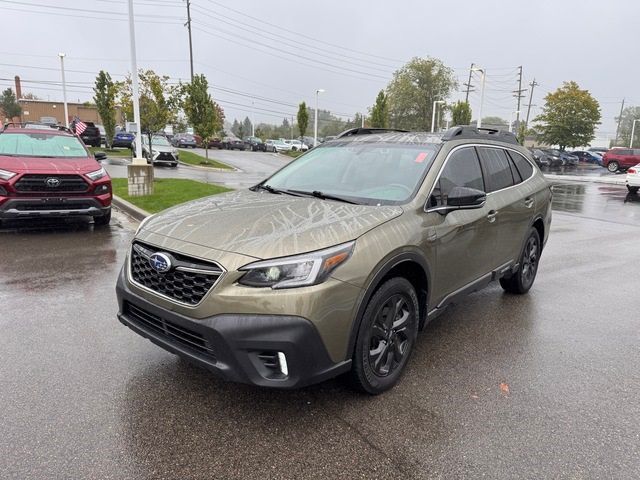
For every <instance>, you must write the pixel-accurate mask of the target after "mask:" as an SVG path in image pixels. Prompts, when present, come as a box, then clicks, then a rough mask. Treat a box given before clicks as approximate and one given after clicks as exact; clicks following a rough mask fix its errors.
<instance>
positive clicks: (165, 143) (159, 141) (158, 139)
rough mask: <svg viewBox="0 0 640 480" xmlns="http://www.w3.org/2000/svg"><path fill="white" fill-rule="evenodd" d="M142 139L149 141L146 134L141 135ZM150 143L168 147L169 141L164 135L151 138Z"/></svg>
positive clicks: (145, 141)
mask: <svg viewBox="0 0 640 480" xmlns="http://www.w3.org/2000/svg"><path fill="white" fill-rule="evenodd" d="M142 141H143V142H144V143H145V144H147V143H149V137H147V136H143V137H142ZM151 144H152V146H156V145H157V146H161V147H170V146H171V144H170V143H169V140H167V139H166V138H165V137H153V138H152V139H151Z"/></svg>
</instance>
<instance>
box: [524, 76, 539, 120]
mask: <svg viewBox="0 0 640 480" xmlns="http://www.w3.org/2000/svg"><path fill="white" fill-rule="evenodd" d="M536 85H538V84H537V83H536V79H535V78H534V79H533V82H531V83H530V84H529V86H530V87H531V92H529V106H528V107H527V118H526V120H525V121H524V124H525V126H526V127H528V126H529V114H530V113H531V101H532V100H533V89H534V88H536Z"/></svg>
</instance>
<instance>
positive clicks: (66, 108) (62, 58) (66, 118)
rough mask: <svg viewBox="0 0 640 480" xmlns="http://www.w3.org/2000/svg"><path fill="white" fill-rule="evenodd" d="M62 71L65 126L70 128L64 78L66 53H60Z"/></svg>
mask: <svg viewBox="0 0 640 480" xmlns="http://www.w3.org/2000/svg"><path fill="white" fill-rule="evenodd" d="M58 56H59V57H60V70H61V71H62V100H63V101H64V126H65V127H67V128H69V107H67V82H66V80H65V78H64V53H59V54H58Z"/></svg>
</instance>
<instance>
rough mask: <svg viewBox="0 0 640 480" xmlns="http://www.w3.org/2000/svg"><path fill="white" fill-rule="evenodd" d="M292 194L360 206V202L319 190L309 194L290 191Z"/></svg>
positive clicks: (302, 191) (303, 191)
mask: <svg viewBox="0 0 640 480" xmlns="http://www.w3.org/2000/svg"><path fill="white" fill-rule="evenodd" d="M289 191H290V192H294V193H299V194H301V195H308V196H310V197H316V198H320V199H321V200H336V201H338V202H344V203H350V204H352V205H360V204H359V203H358V202H356V201H354V200H349V199H348V198H345V197H341V196H339V195H332V194H330V193H324V192H320V191H318V190H314V191H312V192H307V191H305V190H289Z"/></svg>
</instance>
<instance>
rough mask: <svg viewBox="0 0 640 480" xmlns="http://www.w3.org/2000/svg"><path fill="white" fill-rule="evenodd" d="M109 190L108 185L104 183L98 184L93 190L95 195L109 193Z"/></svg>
mask: <svg viewBox="0 0 640 480" xmlns="http://www.w3.org/2000/svg"><path fill="white" fill-rule="evenodd" d="M110 191H111V190H110V188H109V185H108V184H106V183H104V184H102V185H98V186H97V187H96V189H95V190H94V191H93V192H94V193H95V194H96V195H102V194H104V193H109V192H110Z"/></svg>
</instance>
